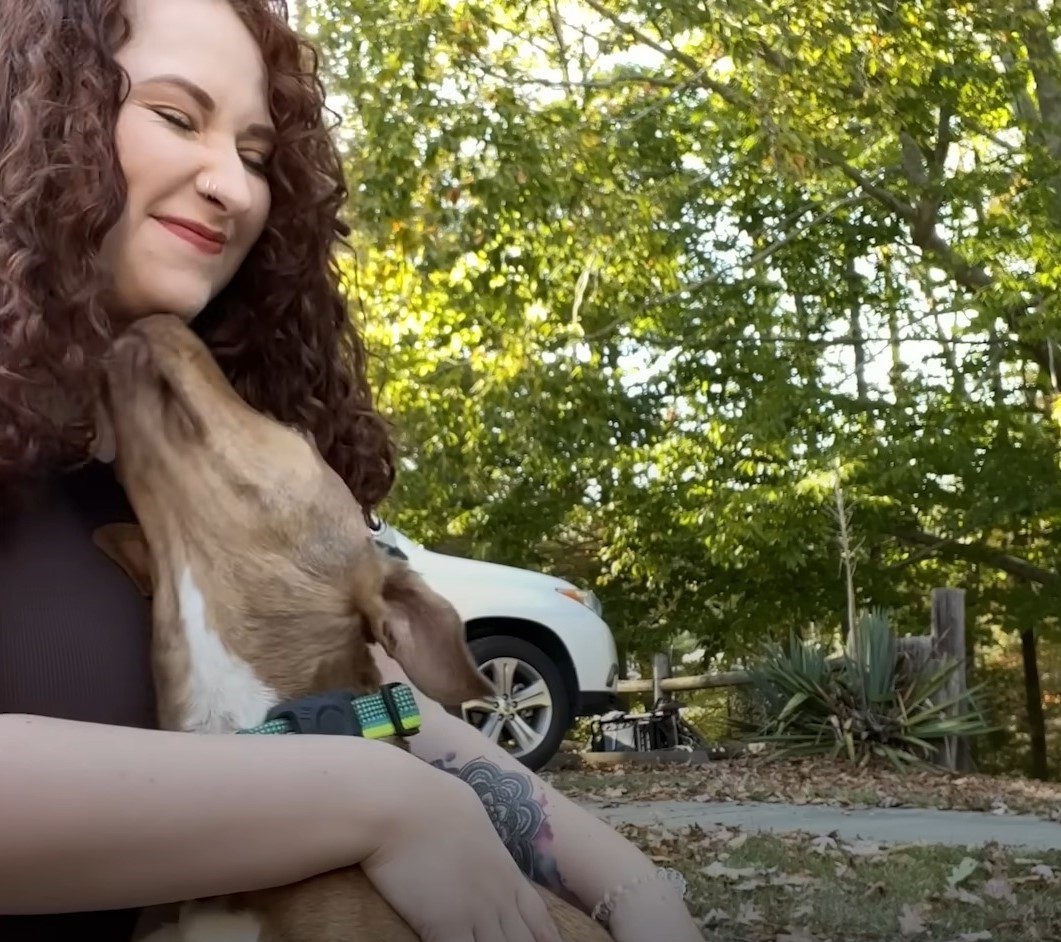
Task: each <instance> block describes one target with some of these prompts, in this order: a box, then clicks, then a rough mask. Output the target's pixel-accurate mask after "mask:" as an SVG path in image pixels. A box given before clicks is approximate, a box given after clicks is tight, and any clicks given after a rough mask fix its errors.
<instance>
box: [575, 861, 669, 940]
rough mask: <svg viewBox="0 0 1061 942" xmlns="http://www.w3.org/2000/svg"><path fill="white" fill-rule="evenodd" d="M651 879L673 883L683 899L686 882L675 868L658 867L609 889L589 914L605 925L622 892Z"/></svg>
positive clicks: (609, 919)
mask: <svg viewBox="0 0 1061 942" xmlns="http://www.w3.org/2000/svg"><path fill="white" fill-rule="evenodd" d="M652 880H663V881H664V882H666V883H673V884H675V885H676V886H677V887H678V888H679V889H681V891H682V899H685V890H686V885H687V884H686V882H685V877H683V876H682V875H681V874H680V873H679V872H678V871H677V870H674V869H672V868H671V867H660V868H659V869H658V870H657V871H656V872H655V873H652V874H650V875H649V876H646V877H639V878H638V879H637V880H631V881H630V882H629V883H622V884H620V885H619V886H617V887H616V888H615V889H614V890H609V891H608V892H607V893H605V894H604V897H603V898H602V899H601V901H600V902H599V903H597V905H596V906H594V907H593V912H592V913H590V915H591V916H592V917H593V918H594V919H596V920H597V922H600V923H603V924H604V925H605V926H607V925H608V923H609V922H610V921H611V915H612V909H613V907H614V906H615V904H616V902H617V901H618V899H619V897H621V896H622V895H623V894H624V893H626V892H628V891H629V890H632V889H634V887H637V886H640V885H641V884H643V883H650V882H651V881H652Z"/></svg>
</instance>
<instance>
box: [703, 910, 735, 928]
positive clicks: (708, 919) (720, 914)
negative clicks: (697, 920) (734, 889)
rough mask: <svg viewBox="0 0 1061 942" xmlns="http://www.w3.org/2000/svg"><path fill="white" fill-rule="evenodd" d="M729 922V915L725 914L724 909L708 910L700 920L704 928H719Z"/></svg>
mask: <svg viewBox="0 0 1061 942" xmlns="http://www.w3.org/2000/svg"><path fill="white" fill-rule="evenodd" d="M729 921H730V918H729V913H727V912H726V911H725V910H724V909H709V910H708V911H707V912H706V913H704V917H703V919H702V920H701V922H702V923H703V924H704V926H706V927H709V928H710V927H711V926H720V925H722V923H724V922H729Z"/></svg>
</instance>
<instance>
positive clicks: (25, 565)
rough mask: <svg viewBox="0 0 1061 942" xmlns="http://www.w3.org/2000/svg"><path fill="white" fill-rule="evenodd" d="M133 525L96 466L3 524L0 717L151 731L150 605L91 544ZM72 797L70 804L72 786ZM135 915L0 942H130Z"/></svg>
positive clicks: (22, 926)
mask: <svg viewBox="0 0 1061 942" xmlns="http://www.w3.org/2000/svg"><path fill="white" fill-rule="evenodd" d="M133 519H134V517H133V514H132V511H131V509H130V507H129V505H128V503H127V501H126V499H125V495H124V493H123V491H122V489H121V487H120V486H119V485H118V484H117V482H116V481H115V478H114V475H113V472H112V470H111V469H110V467H109V466H107V465H104V464H100V463H93V464H91V465H89V466H88V467H86V468H84V469H82V470H79V471H77V472H74V473H72V474H70V475H67V476H66V477H64V478H62V479H61V480H60V481H57V482H55V483H54V484H52V485H51V486H50V487H48V489H47V490H46V491H45V493H43V494H42V495H39V496H35V497H34V498H33V499H31V500H28V501H27V502H26V504H25V505H24V506H22V507H20V508H19V509H17V510H15V511H14V513H7V514H5V515H3V516H0V713H33V714H39V715H43V716H54V717H61V718H65V719H71V720H84V721H88V722H94V723H109V724H113V725H118V726H135V727H142V728H154V727H155V726H156V725H157V724H156V720H155V708H154V691H153V685H152V680H151V667H150V641H151V623H150V607H149V605H148V602H147V601H146V600H145V599H144V598H143V597H142V596H141V595H140V594H139V592H138V591H137V590H136V588H135V587H134V585H133V583H132V582H131V581H130V580H129V578H128V577H127V576H126V575H125V573H124V572H123V571H122V570H121V569H120V568H119V567H118V566H116V565H115V564H114V563H113V562H111V561H110V559H108V558H107V557H106V556H104V555H103V553H102V552H100V551H99V550H98V549H97V548H96V547H95V545H94V544H93V542H92V531H93V530H94V529H95V528H96V527H98V526H101V525H103V524H104V523H110V522H116V521H131V520H133ZM2 761H4V762H17V761H18V757H17V756H4V757H3V759H2ZM70 796H71V797H70V800H71V801H76V800H77V783H76V782H71V783H70ZM0 839H2V837H0ZM136 916H137V914H136V913H135V912H97V913H84V914H68V915H58V916H29V917H27V916H4V915H0V940H2V942H30V940H32V942H67V940H70V942H74V940H78V942H81V940H84V939H86V938H89V937H97V938H99V939H101V940H107V942H127V940H128V939H129V938H130V936H131V934H132V930H133V926H134V923H135V921H136Z"/></svg>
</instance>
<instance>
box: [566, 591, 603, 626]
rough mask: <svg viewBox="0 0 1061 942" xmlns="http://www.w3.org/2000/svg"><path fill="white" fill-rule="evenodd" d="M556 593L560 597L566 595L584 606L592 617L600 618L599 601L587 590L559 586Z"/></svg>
mask: <svg viewBox="0 0 1061 942" xmlns="http://www.w3.org/2000/svg"><path fill="white" fill-rule="evenodd" d="M556 591H557V592H559V593H560V594H561V595H566V596H567V597H568V598H569V599H574V600H575V601H576V602H580V603H581V604H582V605H585V606H586V608H588V609H589V610H590V611H591V612H593V614H594V615H596V616H597V617H598V618H600V615H601V604H600V599H599V598H597V596H596V595H595V594H594V593H593V592H591V591H590V590H589V589H577V588H575V587H574V586H560V587H559V588H557V590H556Z"/></svg>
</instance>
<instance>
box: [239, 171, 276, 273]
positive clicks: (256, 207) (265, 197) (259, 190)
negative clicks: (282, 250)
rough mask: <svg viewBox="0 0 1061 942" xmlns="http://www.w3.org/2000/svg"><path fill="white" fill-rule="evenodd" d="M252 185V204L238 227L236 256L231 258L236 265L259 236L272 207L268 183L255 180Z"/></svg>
mask: <svg viewBox="0 0 1061 942" xmlns="http://www.w3.org/2000/svg"><path fill="white" fill-rule="evenodd" d="M252 186H253V190H252V193H253V206H252V208H251V209H250V210H249V211H248V213H247V215H246V216H244V217H243V219H242V221H241V222H240V227H239V232H240V235H239V246H238V249H239V251H238V257H236V258H234V259H233V261H234V262H235V263H236V265H237V266H238V265H240V264H242V263H243V260H244V259H245V258H246V257H247V255H248V254H249V253H250V250H251V249H252V248H253V247H254V244H255V243H256V242H257V241H258V239H259V238H261V235H262V233H263V232H264V231H265V226H266V223H267V222H268V221H269V211H270V210H271V209H272V193H271V192H270V190H269V185H268V184H267V183H265V182H264V181H258V180H256V181H254V183H253V184H252Z"/></svg>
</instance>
